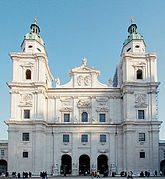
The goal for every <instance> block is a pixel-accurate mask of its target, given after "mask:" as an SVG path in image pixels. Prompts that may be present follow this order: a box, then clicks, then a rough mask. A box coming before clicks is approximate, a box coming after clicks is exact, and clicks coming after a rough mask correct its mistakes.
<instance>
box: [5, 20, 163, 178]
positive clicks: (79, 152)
mask: <svg viewBox="0 0 165 179" xmlns="http://www.w3.org/2000/svg"><path fill="white" fill-rule="evenodd" d="M21 48H22V52H14V53H10V57H11V60H12V62H13V63H12V64H13V67H12V69H13V76H12V81H11V82H8V83H7V85H8V86H9V88H10V95H11V114H10V119H9V120H7V121H5V123H6V124H7V125H8V171H9V173H11V172H13V171H16V172H23V171H27V172H28V171H31V172H32V173H33V174H36V175H37V174H39V173H40V172H41V171H47V173H49V174H52V175H54V176H57V175H60V174H63V173H64V172H66V173H67V174H70V175H73V176H76V175H80V174H84V173H90V172H91V171H100V173H101V174H103V173H105V172H106V173H107V174H109V175H110V174H111V173H112V172H116V173H120V172H121V171H133V173H140V172H141V171H144V170H147V171H150V172H154V171H155V170H157V171H159V158H158V148H159V127H160V125H161V122H160V121H159V120H158V118H157V93H158V91H157V88H158V86H159V82H158V80H157V55H156V54H155V53H148V52H145V49H146V45H145V42H144V40H143V36H142V35H141V34H140V33H138V32H137V25H136V24H134V23H133V22H132V23H131V25H130V26H129V28H128V37H127V38H126V40H125V41H124V43H123V48H122V52H121V59H120V62H119V65H118V66H117V68H116V73H115V74H114V78H113V82H111V81H110V82H109V85H106V84H102V83H101V82H99V81H98V79H97V78H98V76H99V75H100V71H99V70H97V69H94V68H91V67H89V66H88V65H87V59H86V58H83V59H82V64H81V65H80V66H79V67H77V68H74V69H72V70H70V71H69V76H70V78H71V79H70V82H68V83H67V84H64V85H61V84H60V80H59V79H56V87H52V82H53V80H54V79H53V75H52V74H51V72H50V69H49V65H48V57H47V53H46V49H45V45H44V42H43V40H42V38H41V37H40V28H39V26H38V25H37V24H36V22H35V23H34V24H32V25H31V32H30V33H28V34H26V35H25V37H24V40H23V42H22V45H21ZM66 70H68V69H66Z"/></svg>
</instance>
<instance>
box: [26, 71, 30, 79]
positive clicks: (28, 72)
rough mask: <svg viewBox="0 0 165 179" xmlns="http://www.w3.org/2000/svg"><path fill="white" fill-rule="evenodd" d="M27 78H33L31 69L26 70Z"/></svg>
mask: <svg viewBox="0 0 165 179" xmlns="http://www.w3.org/2000/svg"><path fill="white" fill-rule="evenodd" d="M26 79H27V80H30V79H31V70H26Z"/></svg>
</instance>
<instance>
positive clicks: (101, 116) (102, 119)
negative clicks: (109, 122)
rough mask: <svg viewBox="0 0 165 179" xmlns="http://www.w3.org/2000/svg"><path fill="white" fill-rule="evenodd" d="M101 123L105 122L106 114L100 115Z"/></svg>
mask: <svg viewBox="0 0 165 179" xmlns="http://www.w3.org/2000/svg"><path fill="white" fill-rule="evenodd" d="M99 121H100V122H105V114H99Z"/></svg>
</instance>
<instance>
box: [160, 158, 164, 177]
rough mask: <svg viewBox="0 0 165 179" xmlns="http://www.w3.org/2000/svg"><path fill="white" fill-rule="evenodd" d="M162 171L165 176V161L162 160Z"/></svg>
mask: <svg viewBox="0 0 165 179" xmlns="http://www.w3.org/2000/svg"><path fill="white" fill-rule="evenodd" d="M160 170H161V171H162V174H163V175H164V176H165V160H162V161H161V162H160Z"/></svg>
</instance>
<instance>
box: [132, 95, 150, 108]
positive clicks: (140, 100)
mask: <svg viewBox="0 0 165 179" xmlns="http://www.w3.org/2000/svg"><path fill="white" fill-rule="evenodd" d="M146 98H147V97H146V94H136V95H135V107H141V108H146V107H147V103H146Z"/></svg>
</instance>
